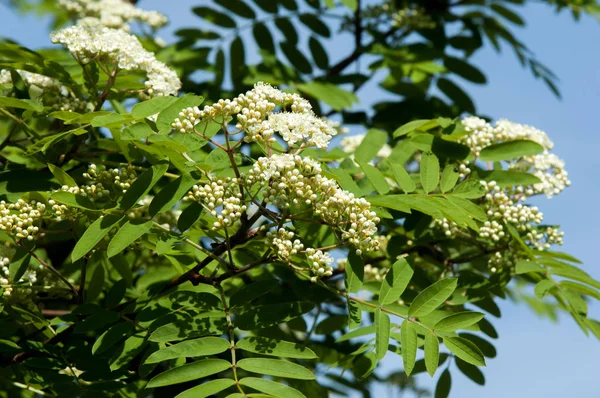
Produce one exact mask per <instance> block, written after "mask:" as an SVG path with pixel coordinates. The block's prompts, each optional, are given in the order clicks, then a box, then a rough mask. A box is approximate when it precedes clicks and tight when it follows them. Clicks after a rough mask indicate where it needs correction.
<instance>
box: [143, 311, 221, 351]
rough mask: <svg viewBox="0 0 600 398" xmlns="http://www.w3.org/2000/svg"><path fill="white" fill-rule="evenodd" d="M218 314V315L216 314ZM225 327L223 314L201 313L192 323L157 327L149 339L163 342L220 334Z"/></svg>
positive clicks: (174, 323) (176, 323) (175, 323)
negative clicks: (205, 314) (204, 314)
mask: <svg viewBox="0 0 600 398" xmlns="http://www.w3.org/2000/svg"><path fill="white" fill-rule="evenodd" d="M216 315H218V316H216ZM226 328H227V323H226V321H225V314H224V313H223V314H222V315H221V314H220V311H219V313H217V314H215V313H214V312H213V313H212V314H210V313H209V314H207V316H205V317H203V315H202V314H200V315H198V316H197V317H196V318H195V319H194V324H193V325H187V324H186V323H184V322H173V323H167V324H166V325H163V326H160V327H158V328H157V329H156V330H155V331H154V332H153V333H152V334H151V335H150V338H149V340H150V341H153V342H155V343H164V342H167V341H178V340H183V339H184V338H192V337H202V336H207V335H216V334H222V333H223V332H224V331H225V330H226Z"/></svg>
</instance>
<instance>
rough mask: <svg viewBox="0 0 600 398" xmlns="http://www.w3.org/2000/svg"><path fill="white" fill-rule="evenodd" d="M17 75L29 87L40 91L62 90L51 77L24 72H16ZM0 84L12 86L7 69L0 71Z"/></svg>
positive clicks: (58, 83)
mask: <svg viewBox="0 0 600 398" xmlns="http://www.w3.org/2000/svg"><path fill="white" fill-rule="evenodd" d="M17 73H18V74H19V75H20V76H21V79H23V82H24V83H25V84H26V85H27V86H29V87H31V86H35V87H37V88H38V89H40V90H42V91H47V90H52V91H60V90H61V88H62V86H61V84H60V82H59V81H58V80H56V79H53V78H51V77H48V76H44V75H40V74H38V73H32V72H28V71H26V70H17ZM0 84H2V85H4V84H12V75H11V74H10V71H9V70H8V69H2V70H0Z"/></svg>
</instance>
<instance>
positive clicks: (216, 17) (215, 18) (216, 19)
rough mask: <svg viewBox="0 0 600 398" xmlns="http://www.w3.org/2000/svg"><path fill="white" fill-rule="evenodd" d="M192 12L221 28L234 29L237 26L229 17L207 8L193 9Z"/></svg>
mask: <svg viewBox="0 0 600 398" xmlns="http://www.w3.org/2000/svg"><path fill="white" fill-rule="evenodd" d="M192 12H193V13H194V14H196V15H198V16H199V17H200V18H202V19H204V20H206V21H208V22H210V23H213V24H215V25H217V26H221V27H223V28H235V27H236V26H237V25H236V23H235V21H234V20H233V18H231V17H230V16H229V15H227V14H224V13H222V12H219V11H216V10H214V9H212V8H209V7H194V8H192Z"/></svg>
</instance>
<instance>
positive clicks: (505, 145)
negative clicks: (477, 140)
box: [479, 140, 544, 162]
mask: <svg viewBox="0 0 600 398" xmlns="http://www.w3.org/2000/svg"><path fill="white" fill-rule="evenodd" d="M543 151H544V147H543V146H541V145H540V144H538V143H537V142H533V141H528V140H515V141H506V142H501V143H499V144H494V145H490V146H488V147H485V148H483V149H482V150H481V153H480V154H479V158H480V159H481V160H483V161H484V162H499V161H501V160H511V159H517V158H521V157H523V156H533V155H537V154H539V153H542V152H543Z"/></svg>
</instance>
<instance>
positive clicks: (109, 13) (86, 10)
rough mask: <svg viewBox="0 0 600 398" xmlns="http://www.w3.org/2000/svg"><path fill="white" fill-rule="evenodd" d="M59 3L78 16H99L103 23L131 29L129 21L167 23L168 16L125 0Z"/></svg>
mask: <svg viewBox="0 0 600 398" xmlns="http://www.w3.org/2000/svg"><path fill="white" fill-rule="evenodd" d="M58 5H59V6H60V7H62V8H64V9H65V10H67V11H69V12H70V13H72V14H75V15H76V16H77V17H78V18H85V17H93V18H98V19H99V20H100V23H102V25H104V26H106V27H109V28H115V29H121V30H126V31H129V30H130V29H129V25H128V23H130V22H133V21H140V22H143V23H145V24H147V25H148V26H150V27H151V28H154V29H156V28H160V27H162V26H164V25H166V24H167V21H168V20H167V17H166V16H164V15H163V14H161V13H159V12H156V11H145V10H142V9H140V8H137V7H136V6H134V5H133V4H131V3H130V2H128V1H125V0H59V2H58Z"/></svg>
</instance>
